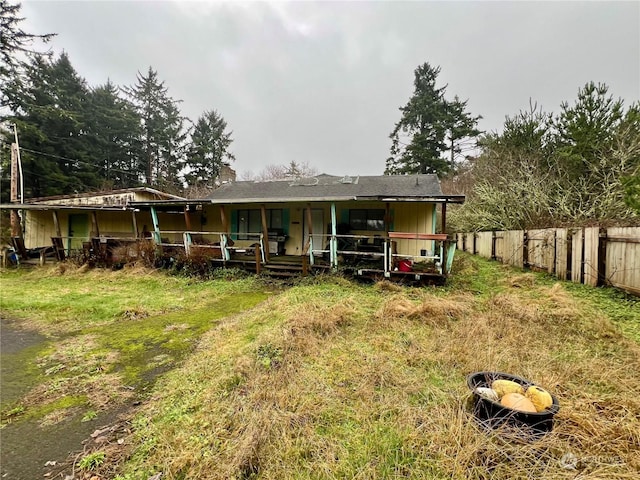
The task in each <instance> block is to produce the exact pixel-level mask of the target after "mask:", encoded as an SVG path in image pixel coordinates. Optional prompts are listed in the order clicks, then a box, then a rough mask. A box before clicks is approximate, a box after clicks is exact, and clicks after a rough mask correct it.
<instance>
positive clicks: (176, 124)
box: [127, 67, 186, 190]
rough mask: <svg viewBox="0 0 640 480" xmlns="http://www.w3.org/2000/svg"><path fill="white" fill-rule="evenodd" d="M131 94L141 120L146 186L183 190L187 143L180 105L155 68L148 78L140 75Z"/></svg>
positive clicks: (128, 90) (141, 142)
mask: <svg viewBox="0 0 640 480" xmlns="http://www.w3.org/2000/svg"><path fill="white" fill-rule="evenodd" d="M127 92H128V94H129V96H130V98H131V100H132V103H133V104H134V106H135V108H136V111H137V113H138V115H139V116H140V119H141V135H140V151H139V157H138V161H139V168H140V169H141V171H142V172H143V180H144V183H146V184H147V185H152V186H155V187H158V188H168V189H172V190H179V189H180V188H181V187H180V181H179V177H178V174H179V172H180V171H181V170H182V168H183V166H184V165H183V163H184V149H185V139H186V132H185V129H184V120H185V119H184V117H182V116H181V115H180V111H179V110H178V107H177V104H178V103H179V102H178V101H176V100H173V99H172V98H171V97H170V96H169V95H168V93H167V87H165V85H164V82H161V81H160V80H159V79H158V74H157V72H156V71H155V70H153V69H152V68H151V67H149V70H148V72H147V74H146V76H145V75H143V74H141V73H138V77H137V82H136V84H135V85H134V86H132V87H130V88H128V89H127Z"/></svg>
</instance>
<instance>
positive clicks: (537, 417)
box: [467, 372, 560, 436]
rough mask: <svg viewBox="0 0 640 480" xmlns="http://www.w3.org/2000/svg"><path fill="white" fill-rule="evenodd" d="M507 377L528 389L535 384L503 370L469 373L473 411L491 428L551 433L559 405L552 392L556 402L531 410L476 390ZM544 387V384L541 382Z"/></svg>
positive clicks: (468, 383) (538, 433)
mask: <svg viewBox="0 0 640 480" xmlns="http://www.w3.org/2000/svg"><path fill="white" fill-rule="evenodd" d="M498 379H504V380H512V381H514V382H516V383H519V384H520V385H522V386H523V387H524V389H525V390H526V389H527V388H528V387H530V386H532V385H536V384H535V383H533V382H531V381H529V380H526V379H524V378H521V377H517V376H515V375H511V374H509V373H503V372H475V373H472V374H470V375H469V376H467V385H468V387H469V389H470V390H471V393H472V395H473V398H472V400H473V414H474V416H475V417H476V418H477V419H478V421H479V422H480V424H481V425H483V426H485V427H489V428H492V429H494V428H499V427H504V426H506V427H516V428H520V429H522V430H524V431H526V432H529V433H531V434H533V435H535V436H540V435H543V434H545V433H547V432H550V431H551V430H552V428H553V417H554V415H555V414H556V413H558V410H560V404H559V403H558V399H557V398H556V397H555V396H554V395H553V394H551V398H552V400H553V404H552V405H551V407H549V408H548V409H546V410H544V411H542V412H536V413H529V412H522V411H519V410H513V409H511V408H508V407H505V406H504V405H502V404H501V403H500V402H496V401H493V400H490V399H488V398H485V397H482V396H480V395H478V393H476V388H478V387H491V383H492V382H493V381H494V380H498ZM538 386H541V385H538Z"/></svg>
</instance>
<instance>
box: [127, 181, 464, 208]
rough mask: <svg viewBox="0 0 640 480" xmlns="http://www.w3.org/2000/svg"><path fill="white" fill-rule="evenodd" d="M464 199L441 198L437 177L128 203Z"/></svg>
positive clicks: (287, 184) (250, 184)
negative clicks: (199, 198)
mask: <svg viewBox="0 0 640 480" xmlns="http://www.w3.org/2000/svg"><path fill="white" fill-rule="evenodd" d="M464 198H465V197H464V195H443V194H442V189H441V188H440V181H439V180H438V177H437V176H436V175H384V176H356V177H349V176H345V177H337V176H332V175H318V176H317V177H311V178H301V179H290V180H273V181H267V182H254V181H242V182H231V183H226V184H223V185H222V186H221V187H220V188H218V189H216V190H215V191H214V192H213V193H212V194H211V195H209V196H208V197H207V198H205V199H201V200H183V201H179V200H178V201H176V200H158V201H151V202H149V201H147V202H131V204H130V205H132V206H137V207H144V206H162V205H164V206H169V205H173V206H177V205H185V206H186V205H193V204H218V205H225V204H246V203H291V202H346V201H384V202H418V201H420V202H433V203H462V202H464Z"/></svg>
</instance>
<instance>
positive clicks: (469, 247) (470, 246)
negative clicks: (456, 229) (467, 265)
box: [464, 233, 476, 253]
mask: <svg viewBox="0 0 640 480" xmlns="http://www.w3.org/2000/svg"><path fill="white" fill-rule="evenodd" d="M475 236H476V234H475V233H465V240H464V241H465V252H469V253H476V252H475V250H474V245H475V242H474V239H475Z"/></svg>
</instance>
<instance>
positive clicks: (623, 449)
mask: <svg viewBox="0 0 640 480" xmlns="http://www.w3.org/2000/svg"><path fill="white" fill-rule="evenodd" d="M106 275H107V277H108V276H109V275H111V274H106ZM154 275H155V274H154ZM154 281H158V282H160V283H162V282H165V281H166V282H169V284H171V282H175V281H176V279H175V278H169V279H164V278H159V279H157V280H154ZM180 281H183V280H180ZM242 282H244V281H242ZM242 282H240V283H239V284H236V285H233V284H229V285H227V284H225V286H224V287H220V288H223V289H224V288H227V286H228V288H229V292H232V291H233V289H234V288H238V289H239V290H240V291H241V293H240V294H238V295H239V296H243V295H246V296H250V295H251V294H252V292H253V290H255V285H253V286H249V287H247V284H244V283H242ZM178 285H179V289H181V291H182V293H181V296H182V297H184V298H189V299H190V301H185V303H183V304H182V305H183V307H182V309H180V310H179V309H175V310H171V309H165V310H163V309H162V308H160V311H161V312H164V314H163V315H160V316H159V317H154V316H151V317H147V318H146V319H143V320H139V319H131V320H122V318H121V317H118V315H117V314H115V318H120V320H118V321H116V322H115V323H114V325H128V324H127V322H134V324H135V322H140V321H142V322H143V323H144V322H145V321H146V320H149V324H148V328H151V330H152V332H151V333H149V335H148V336H147V337H148V338H150V339H152V340H151V341H152V342H156V343H158V342H159V343H161V344H162V342H173V341H176V342H181V340H180V339H179V335H180V331H181V328H182V327H180V325H182V323H183V322H184V321H185V320H184V319H185V318H187V317H189V316H190V315H191V314H192V313H194V315H193V316H194V317H195V318H199V315H201V314H202V315H203V317H204V318H206V314H205V313H204V311H206V309H205V308H200V309H198V308H195V307H193V304H194V302H193V298H195V297H194V296H192V292H191V289H195V290H197V291H200V292H202V291H207V288H208V289H214V290H215V288H218V287H216V286H215V285H213V284H210V285H208V287H207V286H206V284H205V285H204V286H203V284H199V283H191V284H188V285H187V284H183V283H179V284H178ZM243 289H244V290H243ZM90 294H91V293H90ZM126 295H128V294H125V296H126ZM230 295H231V293H230ZM116 296H117V295H116ZM233 296H234V298H235V297H236V295H233ZM190 302H191V303H190ZM115 304H117V301H115V302H114V305H115ZM248 306H249V305H247V306H246V307H248ZM141 308H149V307H148V306H144V305H142V306H141ZM192 308H193V309H194V312H192ZM113 311H114V312H115V311H116V310H115V308H113ZM199 312H200V313H199ZM227 313H232V312H227ZM56 315H60V314H59V312H56ZM106 318H113V317H109V316H108V315H107V316H106ZM104 322H105V323H104V324H98V325H95V326H91V327H88V326H84V327H83V328H82V329H81V333H82V335H84V337H82V343H83V345H91V344H92V342H95V344H96V348H93V347H91V348H90V349H89V351H90V352H94V353H99V354H105V352H107V351H108V350H109V349H110V348H113V349H115V350H116V351H118V352H119V355H121V356H122V357H126V358H127V359H128V360H127V361H132V362H133V363H135V362H136V360H135V358H136V357H135V355H136V354H135V347H134V346H132V347H131V349H132V350H129V349H128V348H127V347H126V345H131V344H135V342H132V341H131V340H130V339H129V337H128V335H129V334H130V333H131V332H130V331H129V333H127V332H128V330H127V328H125V327H123V330H122V332H123V333H122V338H121V339H120V340H119V341H114V342H115V343H114V344H113V345H110V344H109V343H108V342H107V341H106V340H104V341H102V340H100V339H104V338H105V337H106V333H107V332H108V331H109V328H108V326H107V324H108V320H104ZM155 322H157V325H156V326H155V327H153V326H152V325H154V324H155ZM638 323H640V312H639V311H638V309H637V303H636V302H635V301H633V300H630V299H628V298H626V297H619V296H617V294H612V293H610V291H608V290H604V289H589V288H588V287H584V288H582V287H580V288H578V287H575V286H572V285H569V284H564V283H559V282H556V281H554V280H553V279H551V278H550V277H548V276H546V275H542V274H534V273H526V272H521V271H516V270H513V269H510V268H507V267H504V266H502V265H499V264H496V263H492V262H487V261H484V260H482V259H478V258H473V257H470V256H466V255H465V256H461V257H459V258H458V260H457V262H456V275H455V276H454V278H453V281H452V282H451V284H450V285H448V286H447V287H445V288H407V287H400V286H397V285H393V284H390V283H387V282H381V283H378V284H376V285H373V286H363V285H359V284H356V283H353V282H351V281H348V280H346V279H343V278H336V277H326V278H322V279H313V278H311V279H306V280H303V281H301V282H299V283H298V284H296V285H295V286H293V287H291V288H289V289H288V290H286V291H283V292H281V293H279V294H274V295H272V296H271V298H270V299H269V300H268V301H266V302H264V303H262V304H260V305H258V306H256V307H255V308H245V309H244V311H242V312H240V313H237V314H229V315H226V316H224V317H222V318H219V319H217V320H216V321H215V322H212V323H208V325H209V328H208V329H206V328H203V330H201V331H202V332H205V330H206V332H205V333H203V336H202V337H201V340H200V341H199V343H198V345H197V349H196V350H195V351H193V352H192V354H191V355H189V356H188V357H187V358H186V359H185V361H184V362H183V363H182V364H181V365H180V366H179V367H178V368H177V369H175V370H173V371H171V372H169V373H167V374H166V375H164V376H163V377H162V380H161V381H160V383H159V384H157V385H156V387H155V389H154V390H153V393H152V395H151V396H150V397H149V398H148V400H147V401H146V402H145V403H144V404H143V405H142V407H141V409H140V412H139V413H138V415H137V416H136V417H135V420H134V421H133V423H132V429H133V432H134V433H133V434H132V435H131V436H130V437H129V438H127V439H126V441H125V442H124V444H125V445H127V448H123V447H122V446H120V445H108V446H104V445H101V446H100V453H101V454H104V455H105V461H104V463H103V464H102V465H96V466H95V471H96V472H97V474H98V475H101V476H104V477H107V478H113V477H115V478H118V479H120V480H125V479H126V480H147V479H148V478H151V477H153V476H154V475H158V474H162V478H163V479H196V478H197V479H204V478H207V479H218V478H219V479H228V478H238V479H242V478H262V479H287V478H311V479H333V478H366V479H369V478H424V479H435V478H455V479H506V478H549V479H555V478H575V477H576V476H580V478H594V479H595V478H614V479H615V478H618V479H625V478H626V479H631V478H636V477H637V471H638V470H639V469H640V419H639V417H638V412H639V411H640V386H639V385H638V382H637V372H638V371H640V346H639V343H640V340H639V339H638V337H637V336H636V334H635V333H634V332H635V330H634V328H635V327H634V325H637V324H638ZM43 325H49V322H48V321H47V320H43ZM170 326H172V327H173V328H170V329H169V330H168V332H169V333H170V335H167V336H164V333H162V332H165V330H166V329H167V327H170ZM145 328H146V327H145ZM103 329H104V330H103ZM196 329H197V328H196ZM173 335H176V339H175V340H173V339H172V336H173ZM194 338H195V337H194ZM76 348H77V346H76V347H74V346H73V344H72V343H69V344H66V345H61V346H60V349H59V351H66V350H69V351H70V352H73V351H76V350H75V349H76ZM103 349H104V350H103ZM166 351H170V348H167V349H166ZM52 354H53V355H55V352H54V353H52ZM159 361H162V360H161V359H160V360H159ZM87 365H89V363H88V364H87ZM54 366H55V365H50V367H49V368H52V367H54ZM481 370H496V371H506V372H510V373H513V374H516V375H520V376H523V377H525V378H528V379H530V380H532V381H534V382H536V383H539V384H541V385H543V386H545V387H546V388H548V389H549V390H550V391H552V392H553V393H554V394H555V395H556V396H557V397H558V398H559V401H560V404H561V408H560V412H559V413H558V415H557V416H556V422H555V427H554V430H553V432H551V433H550V434H548V435H546V436H545V437H544V438H542V439H540V440H537V441H532V442H522V441H516V440H514V439H513V438H512V437H510V436H507V435H505V434H504V432H486V431H484V430H482V429H480V428H479V427H478V426H477V424H476V422H475V421H474V420H473V418H472V416H471V414H470V413H469V406H468V399H469V391H468V389H467V387H466V382H465V379H466V376H467V375H468V374H469V373H471V372H475V371H481ZM109 371H110V370H109V369H107V372H109ZM105 378H106V377H105ZM567 459H568V460H567ZM567 467H569V468H567Z"/></svg>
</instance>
